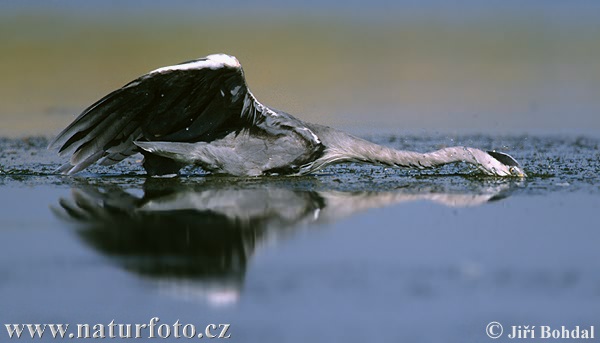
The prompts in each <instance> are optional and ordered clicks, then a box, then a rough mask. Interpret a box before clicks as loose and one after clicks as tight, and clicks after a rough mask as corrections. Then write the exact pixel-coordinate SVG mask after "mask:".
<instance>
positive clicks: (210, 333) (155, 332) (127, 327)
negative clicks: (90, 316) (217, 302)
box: [4, 317, 231, 339]
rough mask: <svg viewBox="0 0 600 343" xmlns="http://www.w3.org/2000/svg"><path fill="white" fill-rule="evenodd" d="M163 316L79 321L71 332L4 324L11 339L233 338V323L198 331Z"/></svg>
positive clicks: (53, 327) (64, 326) (48, 326)
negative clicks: (128, 321)
mask: <svg viewBox="0 0 600 343" xmlns="http://www.w3.org/2000/svg"><path fill="white" fill-rule="evenodd" d="M159 321H160V318H158V317H154V318H152V319H150V322H149V323H148V324H117V323H115V321H114V319H113V320H112V321H110V323H108V324H94V325H90V324H77V331H76V332H69V324H4V326H5V327H6V331H7V333H8V337H9V338H15V339H19V338H27V337H29V338H32V339H33V338H42V337H43V336H44V335H46V336H47V335H48V334H49V335H50V336H52V338H158V339H161V338H162V339H165V338H170V337H174V338H230V337H231V334H230V333H229V327H230V326H231V324H207V325H205V326H204V327H203V330H197V329H196V326H195V325H194V324H181V323H180V322H179V319H178V320H177V321H176V322H175V323H173V324H171V325H169V324H158V322H159Z"/></svg>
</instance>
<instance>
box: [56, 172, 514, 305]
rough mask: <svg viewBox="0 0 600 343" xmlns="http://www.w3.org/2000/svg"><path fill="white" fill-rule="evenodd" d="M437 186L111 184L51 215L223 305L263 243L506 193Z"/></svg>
mask: <svg viewBox="0 0 600 343" xmlns="http://www.w3.org/2000/svg"><path fill="white" fill-rule="evenodd" d="M438 186H439V185H438ZM434 188H435V190H434V189H432V188H431V187H423V186H422V185H421V186H414V187H408V188H402V189H401V190H396V191H394V192H339V191H323V190H319V191H316V190H310V189H308V190H307V189H306V188H305V187H304V189H289V188H283V187H273V186H269V185H262V186H257V185H256V184H255V185H251V186H248V185H246V186H244V185H241V186H240V185H239V184H230V183H223V182H218V183H217V182H214V183H211V182H204V183H200V184H195V185H189V184H188V185H185V184H181V183H179V182H178V181H177V180H171V181H160V182H159V181H156V180H153V179H149V180H148V182H146V184H145V185H144V191H143V195H141V196H138V195H136V193H139V192H137V191H136V190H130V191H126V190H124V189H122V188H120V187H119V186H117V185H115V184H108V185H102V186H92V185H89V184H84V185H81V186H78V187H76V188H73V189H72V196H71V197H70V198H68V199H65V198H62V199H60V200H59V203H60V207H58V206H56V207H54V208H53V210H54V211H55V213H56V214H57V215H59V216H60V217H63V218H65V219H67V220H69V221H75V222H76V223H77V226H78V228H79V230H78V231H77V232H78V233H79V235H80V236H81V237H82V239H83V240H84V241H85V242H87V243H88V244H90V245H91V246H93V247H94V248H96V249H97V250H98V251H100V252H102V253H103V254H106V255H108V256H110V257H111V258H113V259H115V260H116V261H117V263H118V264H119V265H120V266H122V267H124V268H125V269H127V270H129V271H132V272H134V273H136V274H139V275H142V276H143V277H145V278H148V279H151V280H153V281H156V282H157V283H158V284H159V286H160V287H161V288H162V289H166V290H168V292H170V293H172V294H176V295H177V296H182V297H185V298H191V299H198V298H200V299H206V300H207V301H208V302H209V303H211V304H214V305H222V304H228V303H232V302H236V301H237V300H238V299H239V295H240V291H241V289H242V284H243V280H244V276H245V272H246V268H247V265H248V261H249V259H250V257H251V256H252V254H253V252H254V251H255V250H256V248H257V246H258V245H260V244H261V243H264V242H271V241H276V240H279V239H281V238H282V237H285V236H286V235H288V234H290V233H292V232H293V231H294V230H296V229H297V228H301V227H306V226H308V225H309V224H313V225H314V224H318V223H331V222H333V221H335V220H338V219H340V218H343V217H346V216H349V215H351V214H354V213H356V212H359V211H363V210H367V209H370V208H378V207H383V206H388V205H391V204H396V203H401V202H410V201H417V200H429V201H434V202H436V203H440V204H443V205H447V206H475V205H480V204H484V203H486V202H488V201H492V200H497V199H501V198H503V197H505V196H507V195H508V192H509V191H510V189H511V183H500V184H496V185H494V186H489V185H482V186H481V187H478V188H477V189H475V190H473V189H471V190H470V191H469V193H452V192H444V189H443V187H441V188H442V189H440V187H434Z"/></svg>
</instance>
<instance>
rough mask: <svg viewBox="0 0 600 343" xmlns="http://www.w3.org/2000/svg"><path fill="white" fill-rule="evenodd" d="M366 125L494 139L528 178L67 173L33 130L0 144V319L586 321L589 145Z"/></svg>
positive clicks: (270, 333) (408, 329)
mask: <svg viewBox="0 0 600 343" xmlns="http://www.w3.org/2000/svg"><path fill="white" fill-rule="evenodd" d="M367 138H369V139H371V140H374V141H376V142H379V143H382V144H386V145H389V146H393V147H395V148H401V149H414V150H420V151H426V150H430V149H434V148H439V147H441V146H447V145H458V144H460V145H470V146H476V147H481V148H486V149H499V150H503V151H507V152H509V153H510V154H511V155H513V156H514V157H515V158H516V159H517V160H519V161H521V162H522V164H523V166H524V168H525V170H526V171H527V172H528V173H529V174H530V178H528V179H526V180H521V181H519V180H501V179H497V178H487V177H483V176H481V175H479V174H477V172H476V171H474V170H473V169H471V168H470V167H468V166H464V165H457V166H448V167H445V168H442V169H438V170H434V171H425V172H419V171H412V170H393V169H383V168H379V167H371V166H359V165H345V166H338V167H332V168H329V169H327V170H324V171H322V172H321V173H319V174H316V175H312V176H307V177H301V178H252V179H245V178H229V177H212V176H206V175H203V173H202V171H199V170H192V169H189V170H187V171H186V173H185V175H184V177H181V178H179V179H171V180H160V179H159V180H156V179H146V178H145V177H143V176H142V172H141V169H140V168H139V166H138V165H137V162H136V159H135V158H132V159H130V160H128V161H127V162H126V163H124V164H123V165H119V166H118V167H116V168H112V169H100V168H98V169H91V170H90V171H88V172H86V173H82V174H81V175H79V176H78V177H73V178H69V177H62V176H57V175H53V172H52V171H53V170H54V168H56V167H57V166H58V164H59V163H60V159H59V158H58V157H55V156H54V153H53V152H48V151H46V150H45V149H44V146H45V144H46V140H45V139H43V138H30V139H0V145H1V148H0V203H1V204H2V206H0V218H1V220H0V224H1V227H0V273H1V274H2V275H3V277H2V278H0V303H1V304H2V311H0V322H1V323H2V324H5V323H69V324H70V325H71V326H72V327H75V326H76V324H78V323H87V324H90V325H91V326H93V325H94V324H104V325H108V324H109V323H110V321H111V320H113V319H114V320H115V323H130V324H137V323H139V324H142V323H148V322H149V321H150V319H151V318H152V317H159V318H160V322H159V324H163V323H166V324H169V325H172V324H173V323H175V321H176V320H178V319H179V321H180V323H182V324H188V323H190V324H194V325H196V326H197V327H198V328H199V330H202V329H203V328H204V326H206V324H210V323H230V324H231V327H230V329H229V333H230V334H231V339H230V340H229V341H234V342H306V341H316V342H331V341H344V342H365V341H381V342H394V341H397V342H400V341H410V342H441V341H444V342H466V341H467V342H485V341H491V339H490V338H488V337H487V336H486V333H485V328H486V325H487V324H488V323H489V322H491V321H498V322H500V323H502V324H503V325H504V327H505V336H506V334H507V333H508V331H510V326H512V325H536V326H539V325H552V326H557V327H560V325H565V326H567V327H574V326H575V325H579V326H582V327H583V326H586V325H587V326H589V325H596V331H597V333H596V334H597V335H598V334H600V331H598V330H600V322H598V318H600V309H599V308H598V306H597V301H598V300H599V296H600V252H599V250H598V248H597V243H598V242H599V241H600V230H598V225H597V219H598V209H599V208H600V177H599V176H598V175H600V150H599V148H598V146H599V144H600V140H598V139H597V138H591V137H584V136H581V137H577V136H487V135H472V136H443V135H439V136H430V137H427V138H424V137H423V136H422V135H421V136H410V135H409V136H402V137H398V136H374V137H367ZM2 326H3V327H2V329H1V330H0V341H7V340H8V338H7V337H8V336H7V333H6V330H4V325H2ZM75 330H76V329H70V330H69V332H75V333H76V331H75ZM92 332H93V331H92ZM107 334H108V332H107ZM49 336H50V335H49V334H46V336H45V337H46V338H47V339H49V338H50V337H49ZM146 336H147V331H144V336H143V337H146ZM505 336H504V337H503V338H502V339H500V341H502V340H508V339H506V337H505ZM24 340H26V341H27V340H29V338H27V339H24ZM170 340H175V339H174V338H171V339H170ZM170 340H159V339H156V341H170ZM144 341H146V339H144ZM150 341H152V340H150Z"/></svg>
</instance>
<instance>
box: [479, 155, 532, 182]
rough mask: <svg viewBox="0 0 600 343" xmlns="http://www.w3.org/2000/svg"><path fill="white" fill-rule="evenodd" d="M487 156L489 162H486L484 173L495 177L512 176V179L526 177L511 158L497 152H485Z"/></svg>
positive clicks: (517, 163) (519, 166)
mask: <svg viewBox="0 0 600 343" xmlns="http://www.w3.org/2000/svg"><path fill="white" fill-rule="evenodd" d="M487 154H488V155H489V156H490V159H489V161H487V165H486V169H487V170H484V172H486V173H488V174H489V173H490V172H491V174H492V175H496V176H513V177H521V178H523V177H527V174H526V173H525V171H524V170H523V168H522V167H521V165H520V164H519V162H517V161H516V160H515V159H514V158H512V156H510V155H508V154H505V153H502V152H497V151H487Z"/></svg>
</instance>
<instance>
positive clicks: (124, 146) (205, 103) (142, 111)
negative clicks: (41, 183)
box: [48, 54, 265, 174]
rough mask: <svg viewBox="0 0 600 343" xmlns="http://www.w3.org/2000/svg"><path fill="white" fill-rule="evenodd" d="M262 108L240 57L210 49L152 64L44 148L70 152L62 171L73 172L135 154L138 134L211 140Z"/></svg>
mask: <svg viewBox="0 0 600 343" xmlns="http://www.w3.org/2000/svg"><path fill="white" fill-rule="evenodd" d="M263 112H265V111H264V107H263V106H262V105H260V104H259V103H258V102H256V99H254V97H253V96H252V94H251V93H250V92H249V91H248V87H247V85H246V82H245V80H244V73H243V70H242V67H241V65H240V63H239V62H238V60H237V59H236V58H235V57H233V56H228V55H223V54H219V55H210V56H207V57H205V58H200V59H197V60H193V61H189V62H184V63H181V64H177V65H173V66H168V67H163V68H159V69H156V70H154V71H151V72H150V73H148V74H146V75H143V76H141V77H139V78H138V79H136V80H134V81H132V82H130V83H128V84H127V85H125V86H123V88H121V89H118V90H116V91H114V92H112V93H110V94H108V95H107V96H105V97H104V98H102V99H100V100H99V101H98V102H96V103H94V104H93V105H91V106H90V107H88V108H87V109H86V110H84V111H83V113H81V114H80V115H79V117H77V119H75V121H73V123H71V124H70V125H69V126H68V127H67V128H66V129H64V130H63V131H62V132H61V133H60V134H59V135H58V136H57V137H56V138H55V139H54V140H53V141H52V142H51V143H50V145H49V146H48V148H54V147H59V154H60V155H61V156H64V155H71V157H70V160H69V163H67V164H65V165H63V166H62V167H61V168H60V171H61V172H63V173H66V174H74V173H76V172H78V171H80V170H82V169H84V168H86V167H88V166H89V165H91V164H93V163H95V162H96V161H99V162H100V163H101V164H106V165H108V164H114V163H117V162H120V161H121V160H123V159H125V158H126V157H128V156H131V155H133V154H135V153H136V152H137V151H138V150H137V149H138V148H137V147H136V146H135V144H133V141H136V140H147V141H173V142H200V141H204V142H210V141H212V140H215V139H218V138H221V137H224V136H226V135H227V134H229V133H231V132H235V131H239V130H241V129H243V128H245V127H248V126H250V125H253V124H254V123H256V121H257V120H259V117H260V116H263V115H265V114H264V113H263Z"/></svg>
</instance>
